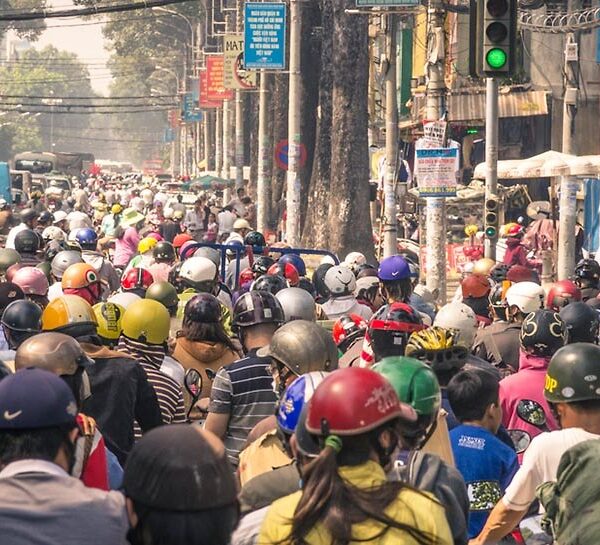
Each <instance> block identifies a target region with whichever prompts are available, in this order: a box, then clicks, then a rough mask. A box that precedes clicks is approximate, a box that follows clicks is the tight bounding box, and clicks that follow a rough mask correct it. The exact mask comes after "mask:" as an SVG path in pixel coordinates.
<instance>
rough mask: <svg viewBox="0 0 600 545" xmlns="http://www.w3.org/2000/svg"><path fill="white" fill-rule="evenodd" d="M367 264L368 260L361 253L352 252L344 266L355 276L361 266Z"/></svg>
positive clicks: (345, 260)
mask: <svg viewBox="0 0 600 545" xmlns="http://www.w3.org/2000/svg"><path fill="white" fill-rule="evenodd" d="M366 262H367V258H366V257H365V256H364V255H363V254H361V253H360V252H350V253H349V254H348V255H347V256H346V258H345V259H344V262H343V263H342V264H343V265H346V267H348V268H349V269H350V270H351V271H352V272H353V273H354V274H356V269H358V267H359V265H364V264H365V263H366Z"/></svg>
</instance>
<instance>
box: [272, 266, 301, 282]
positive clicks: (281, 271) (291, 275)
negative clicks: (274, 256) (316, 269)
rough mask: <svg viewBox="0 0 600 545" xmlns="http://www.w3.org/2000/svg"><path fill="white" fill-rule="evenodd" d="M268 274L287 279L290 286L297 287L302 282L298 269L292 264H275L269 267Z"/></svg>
mask: <svg viewBox="0 0 600 545" xmlns="http://www.w3.org/2000/svg"><path fill="white" fill-rule="evenodd" d="M267 274H274V275H278V276H281V277H282V278H285V279H286V280H287V281H288V284H289V285H290V286H297V285H298V282H299V280H300V275H299V274H298V269H296V267H294V266H293V265H292V264H291V263H274V264H273V265H271V266H270V267H269V270H268V271H267Z"/></svg>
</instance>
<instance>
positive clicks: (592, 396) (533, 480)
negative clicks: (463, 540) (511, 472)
mask: <svg viewBox="0 0 600 545" xmlns="http://www.w3.org/2000/svg"><path fill="white" fill-rule="evenodd" d="M598 362H600V347H599V346H597V345H594V344H589V343H574V344H569V345H567V346H565V347H563V348H561V349H560V350H559V351H558V352H556V354H555V355H554V356H553V358H552V359H551V360H550V364H549V366H548V371H547V373H546V383H545V386H544V396H545V398H546V400H547V401H548V403H549V404H550V406H551V408H552V409H553V412H554V413H555V415H556V420H557V421H558V423H559V424H560V426H561V428H562V429H561V430H559V431H553V432H547V433H542V434H540V435H538V436H537V437H535V438H534V439H533V440H532V441H531V445H529V447H528V449H527V450H526V451H525V455H524V456H523V464H522V465H521V468H520V469H519V470H518V471H517V473H516V474H515V476H514V478H513V480H512V482H511V484H510V485H509V486H508V488H507V489H506V493H505V494H504V497H503V498H502V499H501V500H500V501H499V502H498V503H497V504H496V506H495V507H494V509H493V510H492V512H491V513H490V516H489V518H488V520H487V522H486V524H485V526H484V528H483V530H482V531H481V533H480V534H479V535H478V536H477V537H476V538H475V539H473V540H471V541H470V544H471V545H485V544H492V543H497V542H498V541H500V540H501V539H502V538H503V537H504V536H506V535H508V534H509V533H510V532H511V531H512V530H513V528H514V527H515V526H516V525H517V524H519V522H520V520H521V519H522V518H523V516H524V515H525V514H526V513H527V510H528V508H529V506H530V505H531V502H532V501H533V500H534V499H535V490H536V488H537V487H538V486H539V485H540V484H542V483H544V482H548V481H555V480H556V471H557V469H558V464H559V462H560V459H561V457H562V455H563V454H564V453H565V452H566V451H567V450H568V449H569V448H571V447H573V446H575V445H577V444H578V443H581V442H582V441H587V440H589V439H600V373H599V372H598Z"/></svg>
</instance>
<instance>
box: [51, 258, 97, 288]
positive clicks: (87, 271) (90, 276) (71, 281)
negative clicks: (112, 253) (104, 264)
mask: <svg viewBox="0 0 600 545" xmlns="http://www.w3.org/2000/svg"><path fill="white" fill-rule="evenodd" d="M99 283H100V276H99V275H98V272H97V271H96V269H95V268H94V267H92V266H91V265H89V264H88V263H74V264H73V265H71V266H70V267H69V268H68V269H67V270H66V271H65V272H64V274H63V277H62V278H61V281H60V284H61V286H62V289H63V290H65V289H69V288H71V289H79V288H87V287H88V286H91V285H92V284H99Z"/></svg>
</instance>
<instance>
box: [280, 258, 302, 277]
mask: <svg viewBox="0 0 600 545" xmlns="http://www.w3.org/2000/svg"><path fill="white" fill-rule="evenodd" d="M277 262H278V263H283V264H284V265H285V264H286V263H291V264H292V265H293V266H294V267H296V270H297V271H298V274H299V275H300V276H306V264H305V263H304V259H302V258H301V257H300V256H299V255H298V254H291V253H290V254H283V255H282V256H281V257H280V258H279V259H278V260H277Z"/></svg>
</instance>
